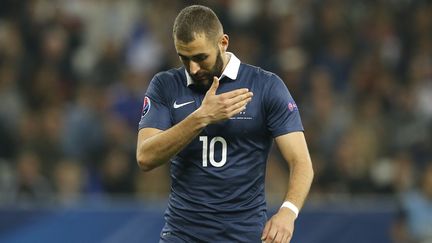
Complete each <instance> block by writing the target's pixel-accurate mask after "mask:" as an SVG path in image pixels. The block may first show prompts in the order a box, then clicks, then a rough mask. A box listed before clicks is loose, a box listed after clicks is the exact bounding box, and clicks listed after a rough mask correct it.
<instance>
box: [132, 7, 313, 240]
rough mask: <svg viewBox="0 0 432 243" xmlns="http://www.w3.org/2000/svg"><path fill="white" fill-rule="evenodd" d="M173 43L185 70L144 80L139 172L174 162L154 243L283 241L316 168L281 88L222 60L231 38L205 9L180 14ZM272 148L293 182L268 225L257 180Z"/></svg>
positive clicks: (267, 75)
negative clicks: (274, 146) (157, 239)
mask: <svg viewBox="0 0 432 243" xmlns="http://www.w3.org/2000/svg"><path fill="white" fill-rule="evenodd" d="M173 38H174V44H175V48H176V51H177V54H178V56H179V58H180V60H181V61H182V63H183V65H184V67H180V68H177V69H171V70H169V71H165V72H160V73H158V74H156V75H155V76H154V77H153V79H152V80H151V83H150V86H149V87H148V89H147V92H146V95H145V98H144V105H143V111H142V117H141V121H140V123H139V133H138V142H137V155H136V156H137V161H138V165H139V167H140V168H141V169H142V170H144V171H149V170H152V169H153V168H156V167H158V166H160V165H162V164H164V163H166V162H168V161H170V162H171V168H170V170H171V183H172V185H171V193H170V197H169V202H168V208H167V209H166V212H165V220H166V224H165V226H164V227H163V229H162V232H161V235H160V242H188V243H189V242H248V243H249V242H262V241H265V242H289V241H290V239H291V237H292V235H293V230H294V221H295V219H296V217H297V215H298V211H299V209H300V208H301V207H302V205H303V203H304V200H305V198H306V196H307V194H308V191H309V188H310V185H311V182H312V178H313V169H312V163H311V160H310V156H309V152H308V149H307V145H306V142H305V138H304V135H303V126H302V123H301V120H300V116H299V111H298V108H297V106H296V104H295V102H294V100H293V99H292V97H291V95H290V93H289V92H288V89H287V88H286V86H285V84H284V83H283V82H282V80H281V79H280V78H279V77H278V76H276V75H275V74H273V73H271V72H267V71H265V70H262V69H260V68H258V67H254V66H251V65H248V64H245V63H241V61H240V60H239V59H238V58H237V57H236V56H235V55H234V54H233V53H230V52H227V48H228V43H229V38H228V36H227V35H226V34H224V32H223V28H222V25H221V23H220V21H219V19H218V17H217V16H216V14H215V13H214V12H213V11H212V10H211V9H209V8H207V7H204V6H199V5H194V6H189V7H186V8H184V9H183V10H182V11H181V12H180V13H179V15H178V16H177V17H176V19H175V22H174V27H173ZM273 140H275V141H276V144H277V145H278V147H279V149H280V151H281V153H282V155H283V157H284V159H285V160H286V161H287V163H288V165H289V168H290V178H289V183H288V185H287V194H286V196H285V202H284V203H283V204H282V206H281V208H280V209H279V210H278V212H277V213H276V214H275V215H274V216H272V217H271V218H270V219H269V220H268V219H267V215H266V201H265V195H264V181H265V170H266V160H267V156H268V153H269V149H270V147H271V144H272V141H273Z"/></svg>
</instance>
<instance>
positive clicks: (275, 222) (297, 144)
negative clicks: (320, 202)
mask: <svg viewBox="0 0 432 243" xmlns="http://www.w3.org/2000/svg"><path fill="white" fill-rule="evenodd" d="M275 140H276V144H277V146H278V148H279V150H280V152H281V154H282V156H283V157H284V159H285V160H286V161H287V163H288V165H289V168H290V178H289V181H288V189H287V193H286V196H285V202H289V203H288V204H293V205H294V206H295V207H296V208H297V209H298V210H300V209H301V208H302V206H303V203H304V201H305V199H306V197H307V194H308V193H309V189H310V186H311V184H312V179H313V168H312V161H311V159H310V155H309V151H308V148H307V144H306V140H305V137H304V134H303V132H291V133H288V134H284V135H281V136H278V137H276V138H275ZM291 207H292V205H291ZM294 211H295V208H294V210H293V209H292V208H290V206H289V207H281V208H280V209H279V211H278V212H277V213H276V214H275V215H273V217H271V218H270V220H269V221H268V222H267V224H266V226H265V228H264V231H263V235H262V240H263V241H265V242H284V243H285V242H289V241H290V240H291V237H292V235H293V232H294V220H295V219H296V216H297V215H296V213H295V212H294Z"/></svg>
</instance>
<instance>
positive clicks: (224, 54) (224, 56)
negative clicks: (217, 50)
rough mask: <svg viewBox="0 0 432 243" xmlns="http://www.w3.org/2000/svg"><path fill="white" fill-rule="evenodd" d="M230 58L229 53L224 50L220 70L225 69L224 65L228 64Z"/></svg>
mask: <svg viewBox="0 0 432 243" xmlns="http://www.w3.org/2000/svg"><path fill="white" fill-rule="evenodd" d="M230 59H231V55H230V54H228V53H226V52H224V53H223V54H222V62H223V68H222V72H223V71H225V68H226V66H227V65H228V62H229V60H230Z"/></svg>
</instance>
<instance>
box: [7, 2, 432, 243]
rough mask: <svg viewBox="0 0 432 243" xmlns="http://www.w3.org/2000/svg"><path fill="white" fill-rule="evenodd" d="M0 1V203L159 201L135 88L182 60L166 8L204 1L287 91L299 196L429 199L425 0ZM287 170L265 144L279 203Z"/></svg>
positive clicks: (405, 206)
mask: <svg viewBox="0 0 432 243" xmlns="http://www.w3.org/2000/svg"><path fill="white" fill-rule="evenodd" d="M1 2H2V3H1V7H0V204H2V205H9V204H16V203H23V204H26V203H32V204H35V203H42V204H46V203H59V204H71V203H73V202H76V201H79V200H81V199H83V198H88V197H103V198H112V197H118V196H128V197H137V198H144V199H146V200H158V199H164V198H166V197H167V193H168V192H169V183H170V182H169V173H168V170H169V166H168V165H167V166H163V167H161V168H158V169H156V170H154V171H152V172H150V173H142V172H140V171H139V169H138V167H137V165H136V161H135V146H136V135H137V125H138V121H139V119H140V113H141V107H142V99H143V96H144V94H145V91H146V88H147V86H148V83H149V81H150V80H151V78H152V77H153V75H154V74H155V73H157V72H159V71H162V70H166V69H169V68H173V67H178V66H180V65H181V63H180V62H179V60H178V57H177V55H176V52H175V49H174V46H173V40H172V37H171V36H172V35H171V31H172V23H173V21H174V18H175V16H176V15H177V13H178V11H179V10H180V9H181V8H183V7H184V6H186V5H191V4H204V5H207V6H209V7H211V8H213V9H214V10H215V12H216V13H217V14H218V16H219V17H220V19H221V22H222V23H223V25H224V28H225V33H227V34H228V35H229V36H230V46H229V51H232V52H234V53H235V54H236V56H238V57H239V58H240V60H242V61H243V62H246V63H250V64H253V65H256V66H261V67H262V68H264V69H267V70H269V71H272V72H275V73H276V74H278V75H279V76H280V77H281V78H282V79H283V80H284V82H285V83H286V85H287V87H288V88H289V90H290V92H291V94H292V95H293V97H294V99H295V100H296V101H297V105H298V106H299V109H300V111H301V116H302V120H303V124H304V127H305V134H306V137H307V141H308V144H309V149H310V152H311V156H312V160H313V163H314V169H315V180H314V184H313V187H312V191H311V197H312V198H320V197H325V196H326V195H333V194H344V195H350V196H356V195H362V194H367V195H369V194H373V195H387V196H390V197H395V199H399V201H400V204H401V216H400V218H401V219H403V220H404V222H406V221H409V222H410V220H411V221H415V220H416V219H417V218H415V217H416V215H417V216H418V214H419V213H418V212H413V211H416V210H417V211H418V210H419V207H416V205H414V206H413V204H415V203H417V206H418V205H420V207H426V208H427V207H429V210H430V208H432V206H431V204H432V192H431V188H432V179H430V178H431V177H432V174H431V173H432V172H431V171H432V165H431V164H432V14H431V13H432V4H431V2H430V1H421V0H417V1H414V0H377V1H355V0H348V1H346V0H345V1H344V0H325V1H318V0H302V1H300V0H289V1H287V0H269V1H260V0H219V1H169V0H142V1H139V0H73V1H68V0H52V1H50V0H22V1H13V0H3V1H1ZM288 172H289V169H288V167H287V165H286V163H285V162H284V161H283V160H282V158H281V156H280V154H279V152H278V150H277V148H274V149H273V150H272V153H271V154H270V157H269V164H268V171H267V174H268V176H267V192H268V195H269V201H270V202H277V203H279V202H280V200H281V199H282V197H283V195H284V193H285V188H286V183H285V181H286V180H287V177H288ZM407 198H408V199H407ZM411 198H415V202H412V200H410V199H411ZM420 214H421V213H420ZM412 215H414V216H412ZM421 216H422V215H420V216H418V217H420V218H421ZM423 216H424V215H423ZM431 218H432V212H429V218H428V219H427V218H426V219H425V217H423V218H421V219H420V222H423V223H426V225H429V226H431V224H432V220H431ZM421 220H423V221H421ZM428 220H429V221H428ZM429 223H431V224H429ZM410 225H411V226H410V227H412V229H410V232H412V231H415V230H420V229H418V228H419V227H417V228H415V227H416V226H415V224H414V223H411V224H410ZM413 225H414V226H413ZM420 228H421V227H420ZM423 228H424V227H423ZM426 228H428V227H426ZM420 231H421V230H420ZM427 231H428V230H425V229H423V231H421V232H416V234H417V235H421V234H423V235H425V234H426V235H427V234H430V233H427ZM398 232H401V231H398ZM428 237H430V235H429V236H428Z"/></svg>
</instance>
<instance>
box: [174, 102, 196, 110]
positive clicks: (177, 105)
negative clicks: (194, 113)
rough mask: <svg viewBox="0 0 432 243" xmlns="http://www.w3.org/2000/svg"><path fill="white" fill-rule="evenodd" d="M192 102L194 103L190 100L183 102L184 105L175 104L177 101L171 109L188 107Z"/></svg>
mask: <svg viewBox="0 0 432 243" xmlns="http://www.w3.org/2000/svg"><path fill="white" fill-rule="evenodd" d="M193 102H194V101H193V100H192V101H189V102H185V103H181V104H177V101H174V105H173V107H174V109H177V108H180V107H182V106H185V105H189V104H190V103H193Z"/></svg>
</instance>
